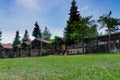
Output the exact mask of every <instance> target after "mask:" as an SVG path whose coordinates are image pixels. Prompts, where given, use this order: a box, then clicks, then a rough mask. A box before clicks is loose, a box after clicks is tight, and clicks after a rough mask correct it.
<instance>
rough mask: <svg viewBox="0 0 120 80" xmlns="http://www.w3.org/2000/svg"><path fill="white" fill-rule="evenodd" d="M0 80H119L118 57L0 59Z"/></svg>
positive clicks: (101, 55) (76, 56)
mask: <svg viewBox="0 0 120 80" xmlns="http://www.w3.org/2000/svg"><path fill="white" fill-rule="evenodd" d="M0 80H120V54H89V55H75V56H46V57H37V58H35V57H34V58H16V59H15V58H13V59H0Z"/></svg>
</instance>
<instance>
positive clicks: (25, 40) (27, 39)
mask: <svg viewBox="0 0 120 80" xmlns="http://www.w3.org/2000/svg"><path fill="white" fill-rule="evenodd" d="M22 41H23V42H30V38H29V33H28V31H27V30H25V34H24V37H23V39H22Z"/></svg>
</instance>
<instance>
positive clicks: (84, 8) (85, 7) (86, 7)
mask: <svg viewBox="0 0 120 80" xmlns="http://www.w3.org/2000/svg"><path fill="white" fill-rule="evenodd" d="M87 9H89V6H84V7H82V8H81V10H87Z"/></svg>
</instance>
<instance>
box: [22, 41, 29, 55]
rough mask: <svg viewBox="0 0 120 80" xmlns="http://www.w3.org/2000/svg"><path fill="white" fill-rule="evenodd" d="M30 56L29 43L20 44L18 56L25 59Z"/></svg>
mask: <svg viewBox="0 0 120 80" xmlns="http://www.w3.org/2000/svg"><path fill="white" fill-rule="evenodd" d="M30 54H31V45H30V42H23V43H22V44H21V50H20V56H22V57H26V56H30Z"/></svg>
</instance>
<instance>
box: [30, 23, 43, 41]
mask: <svg viewBox="0 0 120 80" xmlns="http://www.w3.org/2000/svg"><path fill="white" fill-rule="evenodd" d="M34 26H35V28H34V30H33V33H32V36H34V37H35V38H39V39H41V37H42V34H41V30H40V27H39V25H38V23H37V22H36V23H35V25H34Z"/></svg>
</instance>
